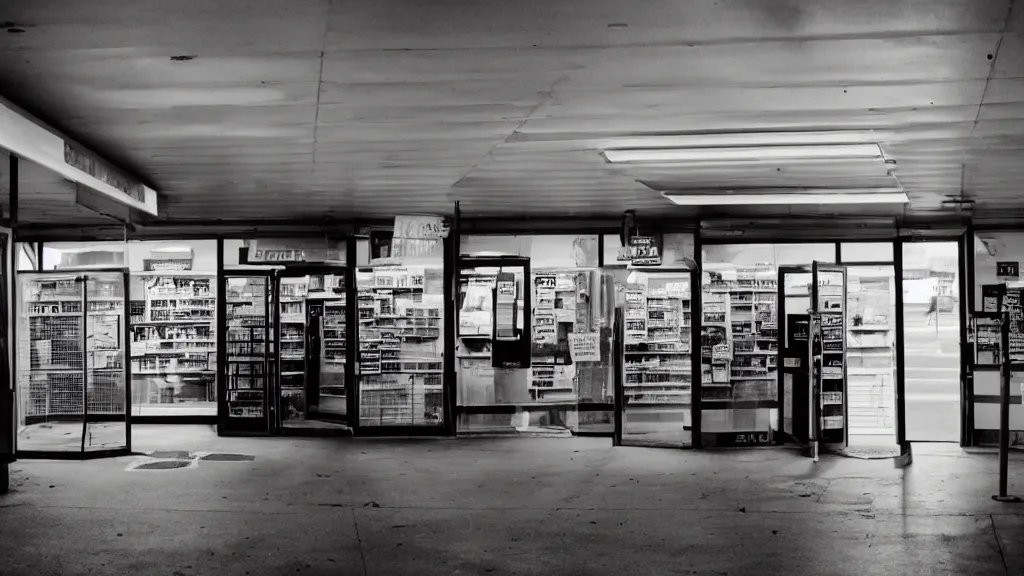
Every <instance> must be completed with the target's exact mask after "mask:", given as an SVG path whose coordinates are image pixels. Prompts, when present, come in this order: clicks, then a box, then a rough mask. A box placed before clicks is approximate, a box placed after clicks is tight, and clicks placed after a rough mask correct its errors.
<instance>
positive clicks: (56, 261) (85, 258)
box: [42, 242, 127, 270]
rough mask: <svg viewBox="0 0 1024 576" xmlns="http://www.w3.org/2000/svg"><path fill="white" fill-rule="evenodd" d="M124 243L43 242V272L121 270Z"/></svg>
mask: <svg viewBox="0 0 1024 576" xmlns="http://www.w3.org/2000/svg"><path fill="white" fill-rule="evenodd" d="M126 251H127V244H126V243H125V242H45V243H44V244H43V266H42V269H43V270H82V269H88V268H93V269H96V268H123V267H124V266H125V253H126Z"/></svg>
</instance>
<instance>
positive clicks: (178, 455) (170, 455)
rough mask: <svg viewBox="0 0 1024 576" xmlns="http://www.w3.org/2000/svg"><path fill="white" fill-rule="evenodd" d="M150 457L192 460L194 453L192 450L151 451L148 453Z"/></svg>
mask: <svg viewBox="0 0 1024 576" xmlns="http://www.w3.org/2000/svg"><path fill="white" fill-rule="evenodd" d="M146 456H149V457H150V458H159V459H161V460H191V459H192V454H191V453H190V452H151V453H149V454H146Z"/></svg>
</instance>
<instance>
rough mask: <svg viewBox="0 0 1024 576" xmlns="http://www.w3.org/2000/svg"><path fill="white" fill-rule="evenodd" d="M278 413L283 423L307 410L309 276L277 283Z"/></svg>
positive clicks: (302, 414) (296, 418) (294, 418)
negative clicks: (307, 303) (279, 395)
mask: <svg viewBox="0 0 1024 576" xmlns="http://www.w3.org/2000/svg"><path fill="white" fill-rule="evenodd" d="M278 290H279V293H278V306H279V310H278V312H279V316H278V329H279V333H278V335H277V341H278V346H279V348H278V362H279V365H278V386H279V387H280V394H281V397H280V402H279V403H278V417H279V418H280V419H281V422H282V424H285V423H287V422H288V421H291V420H301V419H303V418H304V416H305V413H306V386H305V383H306V297H307V294H308V290H309V280H308V278H306V277H300V278H281V279H280V284H278Z"/></svg>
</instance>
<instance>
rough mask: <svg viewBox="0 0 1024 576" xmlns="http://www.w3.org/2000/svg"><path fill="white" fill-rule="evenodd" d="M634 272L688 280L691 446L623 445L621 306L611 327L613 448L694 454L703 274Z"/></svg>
mask: <svg viewBox="0 0 1024 576" xmlns="http://www.w3.org/2000/svg"><path fill="white" fill-rule="evenodd" d="M635 270H636V271H637V272H644V273H649V274H658V273H668V274H681V273H685V274H686V275H687V276H689V280H690V306H689V307H690V422H691V425H690V444H689V445H688V446H687V445H681V444H680V445H676V444H629V443H628V442H627V443H625V444H624V443H623V433H624V427H625V421H624V416H625V410H626V399H625V396H626V395H625V382H626V378H625V364H626V363H625V351H626V341H625V337H624V332H623V330H624V329H625V310H624V308H623V307H622V306H618V305H616V306H615V319H614V323H613V327H612V366H613V374H614V376H613V383H614V393H613V395H612V396H613V404H612V408H613V417H614V419H613V432H612V445H613V446H627V447H631V448H674V449H678V450H694V449H700V448H701V447H702V446H703V440H702V438H701V435H702V434H703V429H702V425H701V420H702V419H701V414H700V412H701V410H702V408H701V394H702V391H703V389H702V386H701V384H702V382H701V380H702V376H701V375H702V368H701V360H702V358H701V335H702V332H703V331H702V328H703V321H702V320H703V316H704V309H703V306H702V304H701V297H700V296H701V291H702V290H703V272H702V271H700V270H694V269H690V268H670V267H665V268H655V267H652V268H646V269H645V268H636V269H635Z"/></svg>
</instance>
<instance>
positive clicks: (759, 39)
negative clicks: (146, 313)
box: [0, 0, 1024, 222]
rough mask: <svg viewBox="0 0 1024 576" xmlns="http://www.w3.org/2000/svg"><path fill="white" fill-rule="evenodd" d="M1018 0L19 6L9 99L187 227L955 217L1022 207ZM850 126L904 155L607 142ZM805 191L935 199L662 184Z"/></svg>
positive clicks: (704, 142)
mask: <svg viewBox="0 0 1024 576" xmlns="http://www.w3.org/2000/svg"><path fill="white" fill-rule="evenodd" d="M1010 4H1011V2H1010V0H931V1H920V0H866V1H857V2H850V1H834V2H833V1H829V2H822V1H820V0H692V1H686V2H680V1H677V0H651V1H645V2H635V1H630V0H566V1H559V2H551V1H549V0H524V1H519V2H509V1H506V0H502V1H499V0H478V1H474V2H450V1H443V2H421V1H417V0H375V1H373V2H366V1H362V0H333V1H332V0H221V1H217V2H209V1H206V0H181V1H177V2H165V1H163V0H94V1H91V2H88V3H81V2H59V1H56V0H53V1H47V0H6V1H5V2H4V3H3V6H2V8H0V22H3V21H6V22H7V23H6V24H5V26H6V33H2V32H0V77H2V78H4V82H3V85H2V87H0V90H3V91H4V95H5V96H6V97H8V98H10V99H12V100H13V101H15V102H16V103H18V104H19V105H20V106H23V107H25V108H27V109H29V110H30V111H31V112H33V113H34V114H36V115H38V116H39V117H41V118H46V119H47V120H48V121H49V122H51V123H53V124H54V125H55V126H57V127H59V128H60V129H62V130H64V131H66V132H68V133H69V134H71V135H72V136H74V137H75V138H76V139H77V140H80V141H82V142H85V143H87V144H88V145H89V146H91V147H92V148H93V149H95V150H97V151H98V152H100V153H101V154H103V155H104V157H106V158H107V159H109V160H111V161H113V162H115V163H116V164H118V165H120V166H123V167H124V168H126V169H128V170H129V171H131V172H132V173H135V174H138V175H140V176H141V177H143V178H144V179H145V180H147V181H149V182H152V183H153V184H154V185H155V187H157V188H158V189H159V190H160V191H161V194H162V195H165V196H166V204H165V205H164V204H162V205H161V211H162V214H161V217H162V218H166V219H168V220H170V221H175V222H187V221H209V220H210V219H213V218H216V219H224V220H253V219H287V218H296V219H319V218H324V217H328V218H349V217H366V218H375V217H381V218H386V217H391V216H394V215H395V214H396V213H432V214H448V213H450V212H451V210H452V204H453V202H454V201H455V200H459V201H461V207H462V210H463V213H464V215H466V216H467V217H501V218H509V217H523V216H532V217H551V216H602V217H614V216H617V215H619V214H621V212H622V211H623V210H626V209H636V210H638V211H639V213H640V214H641V215H645V214H646V215H658V216H659V217H666V218H687V217H693V216H695V215H697V214H701V215H705V216H709V217H713V216H719V217H720V216H737V217H742V216H749V215H759V216H761V215H763V216H772V215H790V214H803V215H825V214H839V215H868V216H871V215H873V216H882V217H903V216H911V217H914V216H917V217H923V218H932V217H940V216H944V215H946V216H948V215H955V214H957V213H958V211H959V210H960V209H961V207H962V206H964V204H962V203H960V202H958V201H956V202H946V203H945V204H944V202H945V201H947V200H951V199H953V200H959V199H960V197H961V194H962V195H963V196H965V197H967V198H968V199H971V200H974V201H976V213H977V215H978V216H979V217H984V216H985V215H988V216H993V217H994V216H998V217H1000V218H1019V217H1020V216H1021V215H1022V212H1021V209H1020V202H1019V193H1018V190H1019V189H1021V185H1022V184H1024V164H1022V163H1020V162H1019V161H1018V156H1019V155H1020V152H1021V148H1022V144H1024V81H1022V80H1021V78H1022V77H1024V10H1014V11H1011V10H1010ZM850 143H860V144H865V143H866V144H878V145H879V146H880V150H881V155H880V156H879V157H878V158H859V157H858V158H853V157H842V156H839V157H829V158H808V157H803V158H800V157H791V155H790V156H787V155H768V156H769V157H768V158H767V159H761V160H758V161H749V160H748V161H738V160H737V159H736V158H730V157H729V155H725V156H719V155H716V154H717V153H716V152H710V153H705V154H703V155H698V156H699V158H700V161H693V160H692V159H691V160H687V161H685V162H680V161H679V156H678V155H669V161H665V162H641V163H618V162H611V161H609V160H608V158H607V156H606V155H604V154H602V152H605V151H606V150H609V149H636V148H640V149H643V148H669V149H687V148H712V149H716V148H721V147H723V146H743V145H753V146H780V145H793V144H797V145H814V146H821V145H839V144H850ZM741 160H742V159H741ZM876 160H877V161H876ZM785 188H799V189H800V190H801V191H806V190H815V191H822V190H824V191H825V192H828V191H830V190H835V189H848V188H853V189H857V190H864V189H871V188H879V189H894V188H895V189H902V190H905V191H906V193H907V194H908V195H909V198H910V204H909V205H903V204H877V205H876V204H855V205H827V204H825V205H819V204H813V203H812V204H806V205H797V206H790V205H788V204H785V203H783V204H775V205H769V206H763V205H758V206H744V205H735V206H724V207H723V206H699V207H697V206H692V205H678V206H677V205H676V204H675V203H673V202H672V201H670V200H669V199H668V198H667V197H666V195H663V192H666V191H669V192H667V194H668V195H672V194H677V195H678V194H680V193H682V195H683V196H684V197H685V195H689V194H735V193H758V191H759V190H763V189H771V190H773V191H775V192H778V191H779V190H780V189H785ZM680 191H682V192H680ZM31 202H32V200H31V199H30V198H25V199H24V200H23V204H24V205H26V206H28V205H30V203H31Z"/></svg>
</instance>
